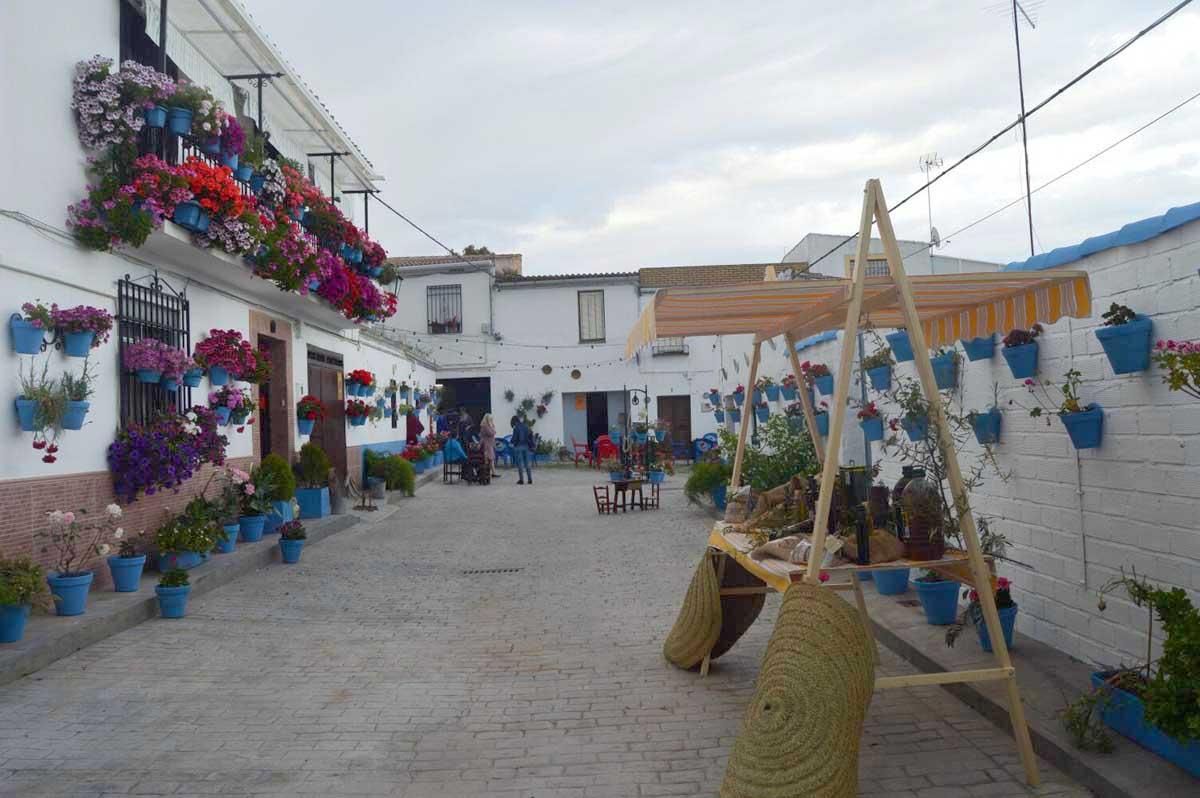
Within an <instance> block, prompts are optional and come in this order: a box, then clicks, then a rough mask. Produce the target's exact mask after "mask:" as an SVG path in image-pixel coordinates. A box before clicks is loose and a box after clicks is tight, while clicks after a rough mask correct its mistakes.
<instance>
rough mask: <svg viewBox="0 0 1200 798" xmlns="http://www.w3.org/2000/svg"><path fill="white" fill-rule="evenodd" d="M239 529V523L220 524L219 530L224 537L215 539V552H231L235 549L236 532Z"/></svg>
mask: <svg viewBox="0 0 1200 798" xmlns="http://www.w3.org/2000/svg"><path fill="white" fill-rule="evenodd" d="M240 529H241V525H240V524H222V525H221V532H222V533H223V534H224V535H225V537H223V538H221V539H220V540H218V541H217V552H218V553H220V554H232V553H233V552H235V551H237V539H238V532H239V531H240Z"/></svg>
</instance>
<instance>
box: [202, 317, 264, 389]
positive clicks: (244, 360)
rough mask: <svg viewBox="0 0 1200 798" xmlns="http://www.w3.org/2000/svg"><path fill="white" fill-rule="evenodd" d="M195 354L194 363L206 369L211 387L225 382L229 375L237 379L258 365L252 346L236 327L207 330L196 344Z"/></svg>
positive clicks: (251, 371)
mask: <svg viewBox="0 0 1200 798" xmlns="http://www.w3.org/2000/svg"><path fill="white" fill-rule="evenodd" d="M194 357H195V360H196V365H197V366H199V367H200V368H202V369H205V370H207V371H208V381H209V382H210V383H212V384H213V386H221V385H225V384H226V383H227V382H229V378H230V377H233V379H235V380H240V379H242V377H243V376H244V375H246V374H250V373H253V371H254V368H255V366H256V364H257V361H256V360H255V358H254V347H253V346H251V345H250V342H249V341H246V340H244V339H243V338H242V334H241V333H240V332H238V331H237V330H217V329H212V330H209V331H208V335H207V336H206V337H205V339H204V340H203V341H200V342H199V343H197V344H196V349H195V352H194Z"/></svg>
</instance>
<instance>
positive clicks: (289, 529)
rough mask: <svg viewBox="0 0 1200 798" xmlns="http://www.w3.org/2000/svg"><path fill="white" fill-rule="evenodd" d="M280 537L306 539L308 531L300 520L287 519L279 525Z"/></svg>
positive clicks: (284, 538)
mask: <svg viewBox="0 0 1200 798" xmlns="http://www.w3.org/2000/svg"><path fill="white" fill-rule="evenodd" d="M279 537H280V538H282V539H283V540H305V539H307V538H308V532H307V531H305V529H304V524H302V523H300V522H299V521H287V522H286V523H284V524H282V525H281V526H280V527H279Z"/></svg>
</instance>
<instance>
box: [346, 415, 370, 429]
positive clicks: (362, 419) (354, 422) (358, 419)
mask: <svg viewBox="0 0 1200 798" xmlns="http://www.w3.org/2000/svg"><path fill="white" fill-rule="evenodd" d="M366 423H367V417H366V416H354V417H353V418H351V419H350V426H352V427H361V426H363V425H364V424H366Z"/></svg>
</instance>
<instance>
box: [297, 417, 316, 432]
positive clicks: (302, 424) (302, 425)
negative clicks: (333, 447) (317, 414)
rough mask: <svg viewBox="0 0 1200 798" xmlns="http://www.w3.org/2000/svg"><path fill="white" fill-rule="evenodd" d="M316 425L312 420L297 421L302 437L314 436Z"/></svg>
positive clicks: (302, 419) (299, 419) (301, 419)
mask: <svg viewBox="0 0 1200 798" xmlns="http://www.w3.org/2000/svg"><path fill="white" fill-rule="evenodd" d="M316 423H317V422H315V421H313V420H312V419H311V418H298V419H296V427H297V428H298V429H299V430H300V434H301V435H312V431H313V425H314V424H316Z"/></svg>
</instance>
